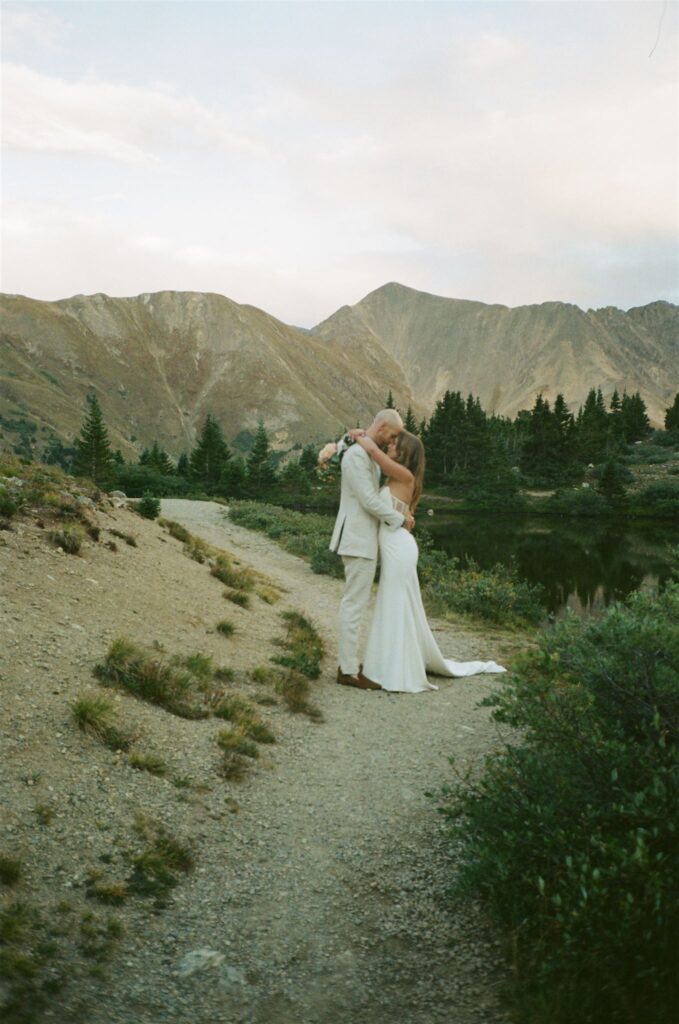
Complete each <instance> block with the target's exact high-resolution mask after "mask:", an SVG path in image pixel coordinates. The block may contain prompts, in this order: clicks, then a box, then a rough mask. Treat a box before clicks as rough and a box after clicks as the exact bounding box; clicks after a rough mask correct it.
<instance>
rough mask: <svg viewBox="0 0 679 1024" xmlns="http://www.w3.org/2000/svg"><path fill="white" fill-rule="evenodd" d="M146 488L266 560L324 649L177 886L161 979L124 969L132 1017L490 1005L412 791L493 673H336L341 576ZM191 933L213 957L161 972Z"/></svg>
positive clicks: (488, 984) (298, 1017) (301, 1016)
mask: <svg viewBox="0 0 679 1024" xmlns="http://www.w3.org/2000/svg"><path fill="white" fill-rule="evenodd" d="M162 504H163V515H165V516H166V517H168V518H170V519H175V520H177V521H178V522H180V523H182V524H183V525H185V526H186V527H187V528H188V529H189V530H190V531H191V532H192V533H195V534H197V535H198V536H201V537H203V538H204V539H205V540H207V541H209V542H211V543H213V544H215V545H217V546H220V547H224V548H226V549H228V550H229V551H232V552H233V553H234V554H236V555H237V556H239V557H241V558H242V559H243V560H244V561H246V562H248V563H249V564H250V565H252V566H254V567H255V568H257V569H259V570H261V571H263V572H265V573H267V575H269V576H270V577H271V578H272V579H273V580H274V581H275V582H277V583H279V584H280V585H281V586H282V587H284V588H285V589H286V591H287V594H286V603H289V604H290V605H291V606H292V607H295V608H297V609H299V610H300V611H303V612H304V613H305V614H307V615H309V616H310V617H312V618H313V620H314V621H315V623H316V624H317V626H318V627H319V628H320V629H321V631H322V632H323V634H324V636H325V638H326V643H327V648H328V656H327V658H326V661H325V672H324V675H323V678H322V680H321V681H320V683H319V684H318V685H317V687H316V692H315V700H316V702H317V703H319V704H320V706H321V708H322V710H323V713H324V715H325V719H326V720H325V722H324V723H323V724H321V725H314V724H312V723H307V722H306V720H305V721H304V722H301V721H300V723H299V726H298V734H297V736H296V738H295V739H294V740H293V741H292V742H290V743H287V744H285V745H281V746H280V747H279V748H278V749H277V751H276V755H275V766H274V770H273V771H272V772H271V773H269V774H267V775H260V776H259V777H258V778H257V780H256V781H255V782H254V783H252V784H249V785H248V790H247V795H246V796H245V797H244V799H243V800H242V806H241V811H240V813H239V815H238V817H237V821H236V824H235V826H234V828H233V829H232V830H231V831H230V835H229V842H228V844H225V845H224V847H223V848H222V849H221V850H218V851H214V854H215V855H214V856H212V857H210V858H203V861H202V865H203V866H202V868H201V872H200V873H199V874H198V876H197V877H196V878H195V880H194V882H193V884H192V885H191V887H190V889H189V888H188V887H187V888H181V889H180V890H178V891H177V895H176V897H175V899H174V901H173V903H174V905H173V911H172V921H171V928H172V934H171V935H170V936H169V937H168V938H166V940H165V943H166V949H165V950H162V949H159V950H158V961H159V962H157V963H156V964H155V965H154V964H152V963H151V962H149V963H148V965H147V967H148V969H150V970H151V972H152V973H153V974H155V975H156V977H163V975H164V977H165V981H166V984H153V985H145V984H144V985H140V986H139V991H138V992H137V994H136V998H134V999H132V1001H131V1005H130V1007H129V1009H130V1010H131V1011H133V1013H134V1019H135V1021H136V1022H138V1024H142V1022H148V1024H151V1021H153V1022H154V1024H157V1022H158V1021H164V1020H177V1021H180V1020H181V1021H189V1020H190V1021H191V1022H192V1024H218V1022H224V1024H226V1022H229V1024H236V1022H243V1024H245V1022H249V1024H287V1022H290V1024H292V1022H295V1024H302V1022H308V1024H391V1022H398V1024H436V1022H441V1024H443V1022H445V1024H479V1022H484V1024H485V1022H494V1021H503V1020H505V1019H506V1018H505V1017H504V1015H503V1014H502V1013H501V1012H500V1011H499V1010H498V1007H497V998H496V990H497V986H498V985H499V984H500V982H501V980H502V976H501V970H500V968H499V966H498V963H497V954H496V950H495V948H494V944H493V942H492V940H491V939H490V938H489V936H488V934H487V932H486V931H485V929H484V927H483V925H482V922H481V919H480V918H479V917H478V916H477V915H476V914H475V912H474V909H473V908H467V910H465V911H464V912H462V913H460V912H458V913H457V914H450V912H449V909H447V908H446V906H445V902H444V901H445V891H446V887H447V886H448V884H449V879H450V874H451V871H452V870H453V867H454V865H453V864H452V863H451V860H452V859H454V851H452V850H451V849H450V844H449V843H448V842H447V841H446V839H445V837H444V835H443V833H442V831H441V824H440V819H439V818H438V817H437V815H436V814H435V813H434V812H433V809H432V804H431V801H429V800H428V799H427V797H426V796H425V792H426V790H427V789H430V788H436V787H437V786H438V785H439V784H440V783H442V782H443V781H445V779H446V778H447V777H448V772H449V769H448V765H447V758H448V756H449V755H450V754H454V755H455V756H456V757H459V758H461V759H462V760H464V759H465V758H466V757H468V756H471V757H477V756H479V755H480V754H482V753H483V751H484V750H486V749H488V747H489V746H490V745H491V743H492V742H493V741H494V739H495V729H494V726H493V725H492V724H491V723H490V722H489V719H488V713H487V711H486V710H485V709H479V708H478V707H476V704H477V702H478V700H479V699H480V698H481V697H482V696H483V695H485V694H486V693H487V692H489V690H490V688H491V687H492V686H493V685H495V683H494V681H493V679H492V677H486V676H480V677H475V678H471V679H467V680H444V681H442V685H441V688H440V689H439V690H438V691H437V692H435V693H434V692H432V693H424V694H418V695H413V696H410V695H408V696H406V695H389V694H384V693H363V692H360V691H353V690H350V689H346V688H343V687H338V686H337V685H336V684H335V683H334V681H333V676H334V671H335V664H336V644H335V619H336V614H337V607H338V602H339V598H340V594H341V583H340V582H339V581H337V580H333V579H330V578H327V577H322V576H314V575H313V574H312V573H311V572H310V570H309V568H308V566H307V565H306V564H305V563H303V562H302V561H300V560H299V559H297V558H295V557H293V556H291V555H289V554H287V553H286V552H284V551H282V550H281V549H280V548H279V547H278V546H277V545H275V544H274V543H273V542H272V541H270V540H269V539H268V538H265V537H263V536H261V535H258V534H255V533H252V532H251V531H248V530H245V529H242V528H240V527H238V526H235V525H234V524H232V523H230V522H229V521H228V519H227V518H225V515H224V509H223V508H222V507H221V506H219V505H216V504H214V503H204V502H191V501H182V500H169V499H168V500H164V501H163V503H162ZM435 626H436V632H437V636H438V639H439V642H440V645H441V647H442V649H443V650H444V653H446V654H447V655H449V656H451V657H454V658H456V659H460V660H463V659H470V658H472V657H483V658H486V657H487V658H491V657H494V658H497V659H498V660H501V656H502V650H501V644H500V640H499V638H496V639H495V640H494V641H490V642H489V640H488V638H487V637H486V638H485V639H484V637H483V635H482V634H481V633H480V632H479V631H476V632H474V631H473V630H467V629H466V628H458V627H455V628H452V627H450V626H449V625H448V624H441V623H437V624H435ZM205 948H208V949H210V950H212V951H214V952H215V953H216V954H218V955H219V957H221V956H223V959H221V960H219V963H217V962H216V961H217V959H219V957H217V958H214V966H208V967H206V968H205V969H204V970H203V971H200V972H197V973H195V974H193V975H191V976H190V977H188V978H186V979H180V978H178V977H177V975H176V972H174V973H169V972H168V967H169V966H170V964H173V965H174V966H175V967H176V959H175V956H174V953H175V951H177V952H180V951H182V952H185V951H187V950H198V949H205ZM156 971H157V972H158V973H156ZM96 1019H97V1020H99V1019H101V1020H102V1021H103V1020H104V1019H106V1020H109V1021H110V1020H116V1021H117V1020H118V1018H117V1017H114V1018H111V1017H110V1016H109V1017H108V1018H106V1017H101V1018H96Z"/></svg>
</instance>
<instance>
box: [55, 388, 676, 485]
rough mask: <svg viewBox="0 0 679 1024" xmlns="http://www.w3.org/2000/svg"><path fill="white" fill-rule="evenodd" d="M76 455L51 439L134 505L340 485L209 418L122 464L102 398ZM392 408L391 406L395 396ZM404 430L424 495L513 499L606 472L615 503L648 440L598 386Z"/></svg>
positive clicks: (68, 459)
mask: <svg viewBox="0 0 679 1024" xmlns="http://www.w3.org/2000/svg"><path fill="white" fill-rule="evenodd" d="M87 405H88V408H87V413H86V416H85V418H84V421H83V424H82V428H81V431H80V436H79V437H78V438H77V439H76V441H75V444H74V446H73V447H72V448H70V449H67V448H65V447H64V446H63V444H62V443H61V442H59V441H56V440H55V441H53V442H52V445H51V446H50V448H49V449H48V451H47V453H46V456H45V461H47V462H52V463H57V464H60V465H61V466H62V468H64V469H66V470H67V471H69V472H72V473H74V474H76V475H82V476H87V477H89V478H91V479H92V480H94V481H95V483H97V484H98V485H99V486H100V487H102V488H105V489H111V488H113V487H119V488H120V489H121V490H124V491H125V493H126V494H128V495H130V496H131V497H138V496H141V495H142V494H144V493H145V492H149V493H153V494H157V495H159V496H171V495H177V496H180V495H182V494H187V493H205V494H207V495H224V496H227V497H243V498H260V497H264V496H266V497H268V498H271V497H272V495H278V496H279V497H280V498H281V499H285V498H286V497H287V498H290V499H293V500H294V498H296V497H298V498H301V499H304V497H305V496H307V495H309V494H310V493H311V491H312V490H313V489H316V490H317V489H318V488H319V487H321V489H322V490H327V491H328V492H329V494H330V493H332V492H333V490H334V486H336V481H333V480H328V479H326V478H324V477H323V476H322V475H321V476H319V475H318V473H317V454H318V453H317V446H316V445H314V444H307V445H306V446H301V445H297V446H296V450H295V449H293V452H292V453H291V454H290V455H289V457H288V458H287V459H286V460H285V461H284V462H283V463H281V461H280V460H281V455H282V453H277V452H274V451H273V449H272V447H271V442H270V439H269V436H268V434H267V431H266V428H265V426H264V423H263V422H262V421H260V422H259V425H258V428H257V431H256V433H255V436H254V438H253V441H252V445H251V448H250V451H249V452H248V453H247V454H246V455H245V456H243V455H240V454H236V453H234V452H233V451H232V450H231V448H230V447H229V445H228V444H227V441H226V439H225V436H224V432H223V429H222V427H221V426H220V424H219V422H218V421H217V419H216V418H215V417H214V416H213V415H212V414H211V413H208V414H207V416H206V418H205V421H204V423H203V426H202V429H201V431H200V434H199V436H198V439H197V442H196V445H195V447H194V448H193V449H192V450H191V451H190V452H185V453H183V454H182V455H180V457H179V459H178V460H177V462H176V463H175V462H174V461H173V460H172V459H171V457H170V456H169V454H168V453H167V452H166V451H165V450H164V449H163V448H162V447H161V446H160V445H159V443H158V441H154V443H153V445H152V446H151V447H149V448H145V449H144V450H143V452H142V453H141V455H140V456H139V459H138V461H136V462H134V461H132V462H126V461H125V459H124V458H123V456H122V454H121V453H120V451H113V450H112V447H111V444H110V440H109V436H108V431H107V428H106V424H105V422H104V417H103V414H102V411H101V408H100V405H99V402H98V400H97V397H96V395H90V396H88V398H87ZM386 406H387V407H389V408H394V407H395V403H394V399H393V395H392V392H391V391H390V392H389V395H388V396H387V400H386ZM404 423H405V426H406V429H408V430H410V431H411V432H412V433H415V434H418V435H419V436H420V437H421V438H422V440H423V442H424V445H425V447H426V451H427V473H426V480H425V484H426V486H427V487H434V488H441V489H442V490H452V491H454V492H455V493H456V494H465V495H474V494H477V495H483V494H494V495H496V496H498V497H500V498H501V497H505V498H509V497H511V496H512V495H513V494H516V493H517V492H518V490H519V488H520V487H522V486H523V487H526V486H529V487H530V486H534V487H540V486H546V487H552V488H553V487H561V486H565V485H569V484H573V483H577V482H578V481H580V480H582V478H583V476H584V474H585V471H586V470H587V469H588V467H590V466H601V467H603V471H602V477H603V486H604V489H605V488H606V487H608V488H609V490H610V491H611V495H610V496H614V495H615V493H617V492H618V491H619V489H620V487H621V480H622V477H623V470H622V469H621V467H620V464H619V460H620V459H622V458H623V456H624V453H625V451H626V450H628V446H629V445H631V444H634V443H635V442H641V441H644V440H645V439H647V438H649V437H650V436H651V434H652V430H651V427H650V424H649V420H648V415H647V410H646V404H645V402H644V400H643V398H642V397H641V395H640V394H639V393H638V392H636V393H634V394H631V395H628V394H627V393H623V394H622V395H619V394H618V392H617V391H615V392H614V393H613V395H612V397H611V399H610V402H609V403H608V405H606V403H605V401H604V399H603V396H602V393H601V390H600V389H594V388H592V389H591V390H590V392H589V393H588V395H587V398H586V399H585V402H584V404H583V405H582V406H581V407H580V408H579V409H578V411H577V413H573V412H572V411H571V410H570V409H569V408H568V405H567V403H566V401H565V399H564V397H563V395H562V394H558V395H557V396H556V398H555V400H554V403H553V405H551V404H550V402H549V401H548V400H547V399H545V398H543V396H542V395H541V394H540V395H538V396H537V398H536V400H535V403H534V405H533V408H532V409H531V410H521V411H520V412H519V413H518V414H517V416H516V417H515V418H514V419H513V420H512V419H510V418H508V417H502V416H496V415H494V414H490V415H489V414H488V413H486V412H485V410H484V409H483V408H482V406H481V403H480V401H479V399H478V398H475V397H474V396H473V395H471V394H470V395H468V396H467V398H463V396H462V394H461V393H460V392H459V391H457V392H454V391H447V392H446V393H445V395H443V397H442V398H441V399H439V401H438V402H437V403H436V406H435V408H434V410H433V412H432V415H431V416H430V418H429V419H428V420H427V419H424V420H422V421H421V422H419V423H417V422H416V419H415V417H414V415H413V412H412V410H411V409H410V407H409V408H408V409H407V411H406V413H405V416H404ZM665 429H666V432H667V433H666V440H667V442H674V443H677V444H679V393H677V395H676V397H675V399H674V402H673V404H672V405H671V406H670V407H669V408H668V409H667V410H666V413H665Z"/></svg>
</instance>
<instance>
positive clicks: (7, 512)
mask: <svg viewBox="0 0 679 1024" xmlns="http://www.w3.org/2000/svg"><path fill="white" fill-rule="evenodd" d="M16 511H17V505H16V502H15V501H13V500H12V497H11V496H10V494H9V493H8V492H7V490H6V489H5V488H4V487H2V486H0V516H5V518H6V519H11V518H12V516H13V515H15V514H16Z"/></svg>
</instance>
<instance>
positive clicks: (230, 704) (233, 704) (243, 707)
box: [214, 694, 276, 743]
mask: <svg viewBox="0 0 679 1024" xmlns="http://www.w3.org/2000/svg"><path fill="white" fill-rule="evenodd" d="M214 713H215V716H216V717H217V718H223V719H224V720H225V721H227V722H232V723H233V724H234V726H236V727H237V728H238V729H240V731H241V732H242V733H243V734H244V735H245V736H247V737H249V738H250V739H252V740H254V741H255V742H256V743H275V742H276V737H275V736H274V734H273V733H272V731H271V729H269V727H268V726H267V725H266V724H265V723H264V722H263V721H262V720H261V718H260V717H259V715H258V714H257V709H256V708H255V706H254V704H252V703H251V702H250V701H249V700H246V698H245V697H241V696H239V695H237V694H234V695H232V696H230V697H225V698H224V699H223V700H221V701H220V702H219V704H218V705H217V706H216V707H215V709H214Z"/></svg>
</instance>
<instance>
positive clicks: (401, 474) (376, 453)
mask: <svg viewBox="0 0 679 1024" xmlns="http://www.w3.org/2000/svg"><path fill="white" fill-rule="evenodd" d="M356 443H357V444H360V446H361V448H363V449H365V451H367V453H368V455H369V456H370V458H371V459H373V460H374V461H375V462H376V463H377V465H378V466H379V467H380V469H381V470H382V472H383V473H384V474H385V475H386V476H388V477H389V479H390V480H401V481H402V482H403V483H404V484H412V482H413V480H414V479H415V478H414V476H413V474H412V473H411V472H410V470H409V469H406V467H405V466H402V465H401V463H400V462H396V461H395V460H394V459H390V458H389V456H388V455H387V453H386V452H383V451H382V449H381V448H380V447H379V445H376V444H375V442H374V441H373V439H372V438H371V437H357V438H356Z"/></svg>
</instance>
